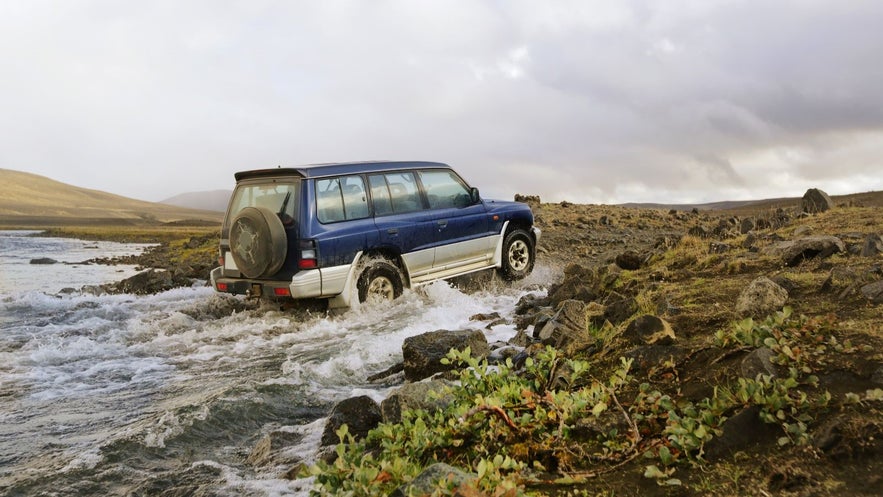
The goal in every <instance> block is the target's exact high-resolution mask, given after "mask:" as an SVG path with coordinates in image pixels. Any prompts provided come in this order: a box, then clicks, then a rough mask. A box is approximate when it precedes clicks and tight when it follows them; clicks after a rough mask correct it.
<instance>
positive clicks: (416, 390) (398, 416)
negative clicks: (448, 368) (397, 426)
mask: <svg viewBox="0 0 883 497" xmlns="http://www.w3.org/2000/svg"><path fill="white" fill-rule="evenodd" d="M450 385H451V383H449V382H447V381H443V380H430V381H421V382H417V383H406V384H404V385H402V386H401V387H399V388H398V389H396V390H394V391H393V392H392V393H390V394H389V396H387V397H386V399H384V400H383V402H381V403H380V412H381V413H382V415H383V421H384V422H387V423H398V422H400V421H401V420H402V413H403V412H404V411H414V410H417V409H422V410H424V411H427V412H433V411H437V410H440V409H444V408H445V407H446V406H447V405H448V404H449V403H450V397H448V396H444V392H445V389H446V388H447V387H448V386H450Z"/></svg>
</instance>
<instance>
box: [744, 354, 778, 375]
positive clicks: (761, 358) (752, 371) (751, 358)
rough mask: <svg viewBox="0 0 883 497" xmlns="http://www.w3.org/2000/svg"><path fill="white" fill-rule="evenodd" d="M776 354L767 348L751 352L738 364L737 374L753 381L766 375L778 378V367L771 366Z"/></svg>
mask: <svg viewBox="0 0 883 497" xmlns="http://www.w3.org/2000/svg"><path fill="white" fill-rule="evenodd" d="M774 357H776V353H775V352H773V351H772V350H771V349H769V348H767V347H761V348H759V349H755V350H753V351H751V353H750V354H748V355H747V356H745V358H744V359H742V362H741V363H739V374H740V375H742V377H743V378H748V379H752V380H753V379H754V378H757V375H767V376H771V377H773V378H778V377H779V376H780V375H779V367H778V366H776V365H775V364H773V358H774Z"/></svg>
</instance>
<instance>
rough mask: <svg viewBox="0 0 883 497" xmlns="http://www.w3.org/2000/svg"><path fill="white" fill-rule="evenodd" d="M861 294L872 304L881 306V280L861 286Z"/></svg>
mask: <svg viewBox="0 0 883 497" xmlns="http://www.w3.org/2000/svg"><path fill="white" fill-rule="evenodd" d="M861 292H862V295H863V296H864V297H865V298H866V299H868V300H870V301H871V303H872V304H883V280H880V281H877V282H874V283H870V284H868V285H865V286H863V287H862V289H861Z"/></svg>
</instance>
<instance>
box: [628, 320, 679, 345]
mask: <svg viewBox="0 0 883 497" xmlns="http://www.w3.org/2000/svg"><path fill="white" fill-rule="evenodd" d="M622 337H623V338H625V339H626V340H628V341H629V342H631V343H633V344H635V345H650V344H657V345H671V344H672V343H673V342H674V341H675V332H674V330H672V329H671V325H670V324H668V321H666V320H664V319H662V318H660V317H658V316H653V315H652V314H644V315H643V316H640V317H638V318H636V319H635V320H634V321H632V322H631V323H629V325H628V327H626V329H625V331H624V332H623V333H622Z"/></svg>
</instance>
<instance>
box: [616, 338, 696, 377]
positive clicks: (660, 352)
mask: <svg viewBox="0 0 883 497" xmlns="http://www.w3.org/2000/svg"><path fill="white" fill-rule="evenodd" d="M623 356H624V357H625V358H626V359H631V360H632V361H633V362H632V368H633V369H634V370H635V371H643V372H646V371H649V370H650V369H651V368H655V367H658V366H660V365H662V364H664V363H665V362H667V361H675V362H677V361H679V360H681V359H683V358H684V357H685V356H686V350H685V349H684V348H682V347H677V346H674V345H659V344H653V345H642V346H640V347H635V348H634V349H631V350H628V351H626V353H625V354H623Z"/></svg>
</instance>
